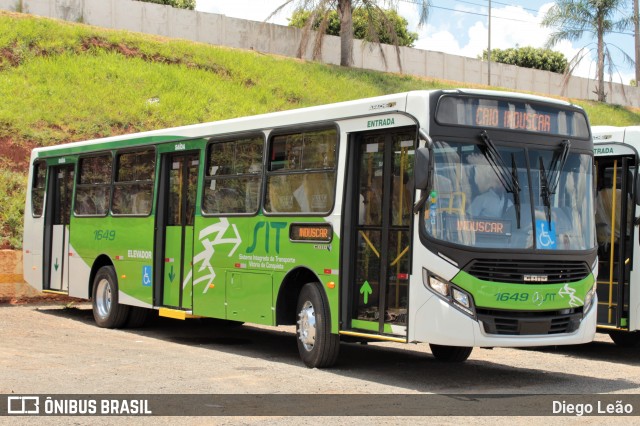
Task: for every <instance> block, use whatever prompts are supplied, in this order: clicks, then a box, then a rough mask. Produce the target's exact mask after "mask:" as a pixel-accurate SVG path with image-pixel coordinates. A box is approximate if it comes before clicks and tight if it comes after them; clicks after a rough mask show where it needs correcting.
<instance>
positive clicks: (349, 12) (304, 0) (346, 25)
mask: <svg viewBox="0 0 640 426" xmlns="http://www.w3.org/2000/svg"><path fill="white" fill-rule="evenodd" d="M397 2H398V0H286V1H285V2H284V3H283V4H281V5H280V6H279V7H278V8H277V9H276V10H275V11H273V13H271V15H269V17H268V18H267V20H269V19H270V18H271V17H272V16H274V15H276V14H278V13H279V12H280V11H281V10H282V9H283V8H285V7H286V6H288V5H291V4H295V5H296V6H297V9H301V10H308V11H311V16H310V17H309V20H308V21H307V25H306V26H305V28H303V37H302V41H301V42H300V47H299V49H298V56H300V57H301V56H302V55H304V51H305V49H306V46H307V42H308V40H309V35H310V33H311V27H312V25H313V23H314V22H317V20H318V19H317V18H320V17H321V18H322V19H321V21H320V27H319V28H318V29H317V32H316V39H315V45H314V51H313V56H314V57H317V56H319V54H320V51H321V49H322V39H323V35H324V33H325V30H326V28H327V25H329V19H328V18H329V14H328V11H329V10H332V9H334V10H336V11H337V12H338V16H339V17H340V65H343V66H347V67H348V66H351V65H353V11H354V10H355V9H357V8H362V9H364V10H365V11H367V18H368V21H369V25H368V31H369V33H368V34H367V36H368V37H367V38H368V39H370V40H373V41H374V42H375V43H378V45H379V38H378V34H377V33H376V31H375V29H376V24H375V20H376V19H379V18H380V17H381V16H382V19H384V20H385V22H384V23H383V24H384V26H385V27H387V29H388V31H387V32H388V33H389V34H391V36H392V37H393V39H394V44H395V46H396V52H397V54H398V63H400V50H399V48H398V41H397V37H396V36H395V34H396V32H395V30H394V29H393V24H392V22H391V21H388V20H386V18H385V17H386V15H385V14H384V13H382V11H383V10H382V8H383V7H386V8H388V9H395V8H396V5H397ZM415 3H416V6H417V7H418V9H419V13H420V20H419V25H423V24H424V23H426V22H427V19H428V17H429V7H430V6H431V0H415ZM387 21H388V22H387ZM381 52H382V49H381ZM383 58H384V53H383ZM385 61H386V58H385Z"/></svg>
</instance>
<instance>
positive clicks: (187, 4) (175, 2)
mask: <svg viewBox="0 0 640 426" xmlns="http://www.w3.org/2000/svg"><path fill="white" fill-rule="evenodd" d="M136 1H142V2H145V3H156V4H164V5H167V6H171V7H176V8H178V9H189V10H194V9H195V8H196V0H136Z"/></svg>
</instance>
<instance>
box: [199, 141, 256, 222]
mask: <svg viewBox="0 0 640 426" xmlns="http://www.w3.org/2000/svg"><path fill="white" fill-rule="evenodd" d="M258 137H259V138H261V139H262V161H261V169H260V172H259V173H255V174H242V175H233V174H230V175H217V176H216V177H217V179H220V180H227V179H234V178H237V177H247V176H256V177H260V186H259V189H258V191H259V194H258V205H257V207H256V210H255V211H254V212H244V213H238V212H233V213H224V212H221V213H208V212H206V211H205V210H204V197H205V189H206V186H207V182H210V181H211V180H213V178H214V176H209V175H208V171H207V168H208V167H209V159H210V158H211V151H210V148H211V146H212V145H215V144H218V143H226V142H238V141H239V140H242V139H253V138H256V139H257V138H258ZM266 152H267V138H266V135H265V133H264V131H252V132H242V133H235V134H228V135H224V136H222V137H216V136H210V137H208V140H207V143H206V145H205V147H204V167H203V176H202V190H201V193H200V197H201V201H200V214H201V215H202V217H227V216H244V217H252V216H257V215H258V214H259V213H260V211H262V210H263V196H264V191H265V181H266V175H265V170H266V155H267V154H266ZM217 179H216V180H217Z"/></svg>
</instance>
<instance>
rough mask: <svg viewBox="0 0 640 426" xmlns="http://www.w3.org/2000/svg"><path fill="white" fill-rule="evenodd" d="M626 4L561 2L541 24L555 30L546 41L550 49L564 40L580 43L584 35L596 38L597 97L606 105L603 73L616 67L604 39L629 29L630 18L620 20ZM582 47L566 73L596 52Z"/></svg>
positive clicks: (582, 0)
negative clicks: (588, 55) (612, 33)
mask: <svg viewBox="0 0 640 426" xmlns="http://www.w3.org/2000/svg"><path fill="white" fill-rule="evenodd" d="M626 3H627V0H558V1H557V2H556V4H555V5H554V6H553V7H552V8H551V9H549V10H548V11H547V14H546V15H545V16H544V18H543V20H542V25H544V26H547V27H553V28H556V29H557V31H556V32H553V33H552V34H551V35H550V37H549V39H548V40H547V43H546V47H547V48H551V47H553V46H555V45H556V44H557V43H558V42H560V41H562V40H568V41H578V40H580V39H581V38H582V37H583V36H585V35H591V36H592V37H595V38H596V40H597V42H596V49H597V55H598V60H597V69H596V74H597V75H596V80H597V81H598V83H597V86H596V90H595V93H596V95H597V97H598V101H600V102H605V101H606V97H607V96H606V94H605V92H604V71H605V63H606V64H607V65H608V69H607V71H608V72H609V74H610V75H611V74H612V73H613V71H614V68H615V64H614V63H613V61H612V59H611V52H610V50H609V45H608V44H607V43H606V42H605V41H604V38H605V36H606V35H607V34H608V33H611V32H612V31H624V30H626V29H628V28H629V25H630V24H631V22H632V20H631V19H629V17H628V15H627V17H624V18H621V19H619V18H617V16H620V15H621V14H622V15H623V16H624V15H625V13H624V12H623V8H624V6H626ZM588 46H589V45H587V46H585V47H583V48H582V49H580V51H579V52H578V53H577V54H576V56H575V57H574V58H573V59H572V60H571V61H570V66H569V67H568V69H567V73H568V74H570V73H571V71H573V69H575V67H576V66H577V65H578V64H579V63H580V62H581V61H582V59H584V58H585V57H586V56H587V54H588V53H589V52H591V51H592V50H593V48H589V49H588ZM611 47H613V48H616V49H617V50H619V51H620V52H621V53H622V55H623V57H624V59H625V61H628V62H629V63H633V62H634V61H633V59H631V57H630V56H629V55H628V54H627V53H626V52H624V51H623V50H622V49H620V48H619V47H617V46H615V45H611Z"/></svg>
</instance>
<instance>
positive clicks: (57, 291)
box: [42, 290, 69, 296]
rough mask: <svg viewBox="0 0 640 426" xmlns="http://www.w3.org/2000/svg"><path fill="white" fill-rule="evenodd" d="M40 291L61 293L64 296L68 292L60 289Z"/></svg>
mask: <svg viewBox="0 0 640 426" xmlns="http://www.w3.org/2000/svg"><path fill="white" fill-rule="evenodd" d="M42 292H43V293H46V294H62V295H64V296H66V295H68V294H69V292H68V291H61V290H42Z"/></svg>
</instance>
